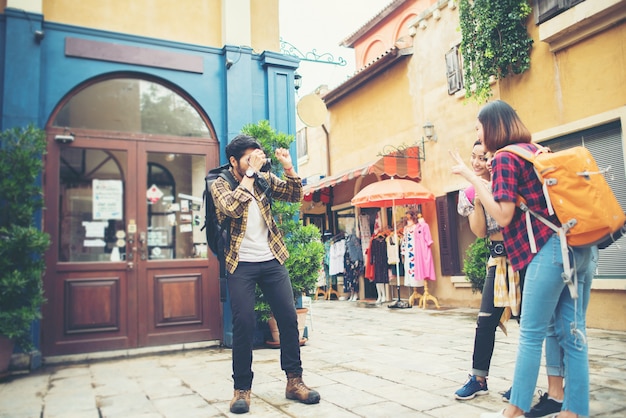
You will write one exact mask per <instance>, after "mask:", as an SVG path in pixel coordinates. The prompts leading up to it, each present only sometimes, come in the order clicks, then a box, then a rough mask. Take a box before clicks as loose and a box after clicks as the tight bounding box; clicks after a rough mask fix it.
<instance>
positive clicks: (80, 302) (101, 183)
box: [42, 78, 222, 355]
mask: <svg viewBox="0 0 626 418" xmlns="http://www.w3.org/2000/svg"><path fill="white" fill-rule="evenodd" d="M77 90H78V91H77V93H76V94H75V95H74V96H72V97H71V98H70V99H69V100H67V101H66V102H65V103H64V104H63V105H62V106H60V107H59V110H58V111H57V112H56V116H55V117H54V118H53V119H52V122H51V124H50V125H49V126H48V128H47V134H48V144H49V145H48V155H47V156H46V163H45V185H44V191H45V202H46V209H45V212H44V229H45V231H46V232H47V233H49V234H50V236H51V239H52V245H51V248H50V249H49V251H48V252H47V256H46V274H45V277H44V289H45V294H46V298H47V300H48V302H47V303H46V305H45V306H44V310H43V319H42V329H43V343H42V351H43V353H44V355H61V354H74V353H85V352H93V351H106V350H117V349H128V348H137V347H147V346H158V345H165V344H173V343H187V342H195V341H213V340H214V341H220V340H221V339H222V315H221V306H220V300H219V284H218V283H219V281H218V266H217V261H216V260H215V258H214V257H213V256H212V255H207V250H206V248H207V247H206V239H205V237H204V232H202V231H201V230H200V228H201V226H202V225H201V224H202V223H203V221H204V214H203V212H202V211H203V210H204V208H203V206H202V193H203V191H204V177H205V175H206V173H207V168H208V167H212V166H216V165H217V164H218V160H219V157H218V149H219V147H218V144H217V141H216V140H215V139H214V138H215V136H214V135H213V134H212V131H211V129H210V128H209V127H210V124H209V123H208V121H206V120H205V119H206V118H203V117H202V114H201V112H199V111H198V110H197V109H196V108H194V107H193V106H192V105H191V103H190V102H188V101H186V100H184V99H183V98H182V97H181V95H180V94H178V93H177V92H176V91H175V90H174V89H172V88H169V87H167V86H164V85H162V84H158V83H156V82H153V81H146V80H142V79H136V78H113V79H106V80H100V81H98V82H95V83H92V84H90V85H89V86H86V87H84V88H81V89H77ZM181 109H182V110H181ZM177 111H178V112H177ZM171 115H175V117H174V118H172V117H171ZM189 121H193V122H191V123H190V122H189ZM190 126H191V129H192V131H191V132H192V134H191V135H190V134H189V132H188V131H189V130H190ZM194 132H195V134H194ZM181 134H184V135H181ZM68 139H69V140H68ZM207 257H208V258H207Z"/></svg>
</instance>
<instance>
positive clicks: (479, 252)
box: [463, 238, 489, 293]
mask: <svg viewBox="0 0 626 418" xmlns="http://www.w3.org/2000/svg"><path fill="white" fill-rule="evenodd" d="M488 243H489V239H488V238H476V241H474V242H473V243H472V244H471V245H470V246H469V247H468V248H467V251H465V259H464V260H463V273H465V276H466V278H467V281H469V282H470V283H471V284H472V291H473V292H481V293H482V291H483V285H484V284H485V276H486V275H487V260H488V259H489V246H488Z"/></svg>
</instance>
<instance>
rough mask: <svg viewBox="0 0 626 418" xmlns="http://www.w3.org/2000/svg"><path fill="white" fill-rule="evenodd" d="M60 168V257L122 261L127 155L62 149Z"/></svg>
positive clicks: (124, 241) (63, 258)
mask: <svg viewBox="0 0 626 418" xmlns="http://www.w3.org/2000/svg"><path fill="white" fill-rule="evenodd" d="M60 167H61V169H60V173H59V174H60V182H59V183H60V196H59V202H60V203H61V210H60V212H59V216H60V219H59V248H58V250H59V261H70V262H94V261H120V260H123V259H125V255H126V254H125V252H126V240H125V239H126V236H125V233H124V225H125V222H124V192H125V190H124V173H125V172H126V153H125V152H121V151H117V152H114V151H102V150H91V149H80V148H64V149H63V151H62V153H61V161H60Z"/></svg>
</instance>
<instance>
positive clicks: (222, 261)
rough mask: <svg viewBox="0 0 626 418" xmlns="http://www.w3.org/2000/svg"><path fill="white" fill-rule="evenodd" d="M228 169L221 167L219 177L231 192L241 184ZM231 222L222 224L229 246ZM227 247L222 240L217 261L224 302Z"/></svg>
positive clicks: (225, 297) (226, 287)
mask: <svg viewBox="0 0 626 418" xmlns="http://www.w3.org/2000/svg"><path fill="white" fill-rule="evenodd" d="M227 167H228V166H222V167H220V168H221V169H222V170H221V171H220V174H219V176H220V178H223V179H224V180H226V182H227V183H228V184H229V185H230V189H231V190H234V189H235V188H236V187H237V186H238V184H239V182H238V181H237V179H236V178H235V176H233V173H231V171H230V170H229V169H228V168H227ZM230 221H231V218H229V217H228V216H227V217H226V219H224V222H223V223H222V227H223V228H225V229H226V238H227V239H228V245H230ZM226 245H227V243H226V242H222V241H221V240H220V241H219V242H218V245H217V260H218V262H219V265H220V301H222V302H226V300H227V289H228V285H227V282H226V280H227V277H228V270H226V248H225V247H226Z"/></svg>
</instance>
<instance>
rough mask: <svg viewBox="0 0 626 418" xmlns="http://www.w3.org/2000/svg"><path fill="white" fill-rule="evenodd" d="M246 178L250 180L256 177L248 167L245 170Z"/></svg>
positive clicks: (254, 172)
mask: <svg viewBox="0 0 626 418" xmlns="http://www.w3.org/2000/svg"><path fill="white" fill-rule="evenodd" d="M246 177H250V178H254V177H256V171H254V170H253V169H252V167H249V168H248V169H247V170H246Z"/></svg>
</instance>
